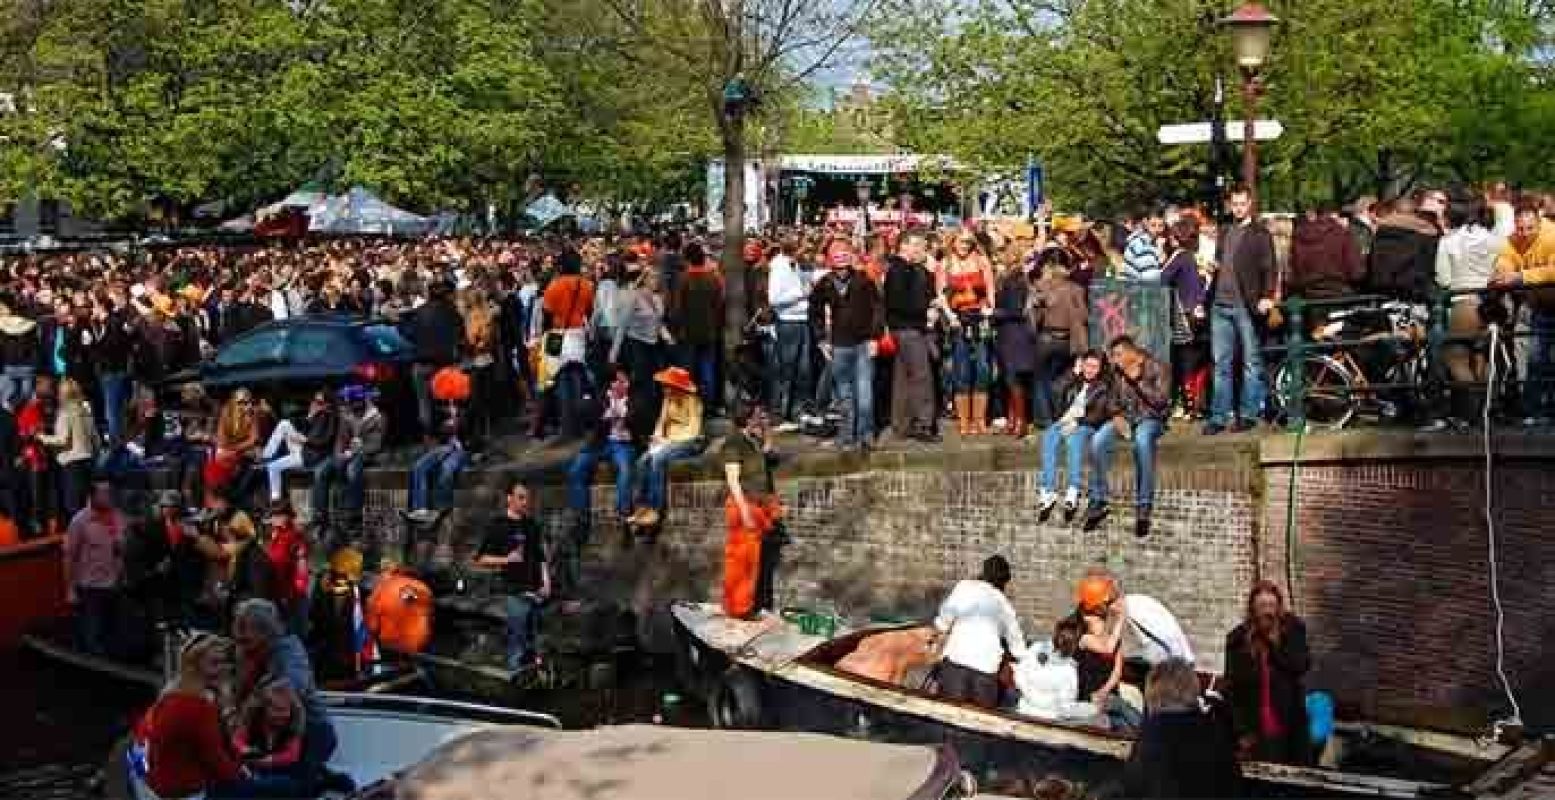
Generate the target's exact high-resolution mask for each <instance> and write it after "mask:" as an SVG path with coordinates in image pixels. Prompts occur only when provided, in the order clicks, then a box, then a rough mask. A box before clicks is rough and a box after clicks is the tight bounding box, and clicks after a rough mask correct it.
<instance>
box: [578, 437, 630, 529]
mask: <svg viewBox="0 0 1555 800" xmlns="http://www.w3.org/2000/svg"><path fill="white" fill-rule="evenodd" d="M633 455H634V454H633V453H632V443H631V442H619V441H615V440H613V439H607V440H605V441H604V442H602V443H600V444H597V445H584V446H583V449H582V450H579V451H578V454H577V455H576V456H573V459H572V464H571V465H569V466H568V467H567V504H568V505H569V506H571V507H572V509H573V510H574V511H581V512H584V513H588V511H589V509H590V508H591V507H592V505H593V504H592V503H591V502H590V501H589V485H590V484H592V483H593V482H594V472H595V470H596V469H597V468H598V467H599V461H600V458H601V457H603V458H608V459H610V463H611V465H612V466H613V467H614V468H615V473H616V513H617V514H620V515H621V516H623V517H624V516H626V515H628V514H630V513H632V461H633Z"/></svg>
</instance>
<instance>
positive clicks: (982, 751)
mask: <svg viewBox="0 0 1555 800" xmlns="http://www.w3.org/2000/svg"><path fill="white" fill-rule="evenodd" d="M671 613H672V615H673V617H674V620H675V628H676V633H677V636H678V638H679V640H680V647H681V652H679V653H678V654H677V656H678V659H679V661H680V664H681V667H680V669H681V674H682V679H683V680H685V681H688V682H689V684H690V687H689V688H692V689H693V690H694V691H698V692H699V693H701V694H702V695H703V696H704V697H705V698H706V700H707V703H708V711H709V716H710V717H711V718H712V720H713V722H714V724H715V725H720V726H728V727H775V728H783V729H799V730H815V731H825V732H832V733H838V734H843V735H850V736H857V737H865V738H870V739H873V740H879V741H894V742H910V743H921V742H950V743H953V744H954V745H955V746H956V748H957V750H958V751H959V752H960V754H961V760H962V762H963V763H965V764H969V765H977V766H978V767H979V771H980V773H981V774H982V777H983V778H984V780H985V782H991V783H993V784H994V785H1000V786H1002V785H1004V784H1006V783H1013V784H1015V785H1021V784H1024V785H1027V786H1030V785H1032V783H1034V782H1035V781H1037V780H1040V779H1041V778H1043V777H1045V776H1046V775H1048V774H1051V773H1055V772H1061V773H1062V774H1064V775H1066V776H1071V777H1076V778H1078V779H1079V780H1081V781H1082V782H1084V783H1085V784H1086V785H1087V786H1091V787H1095V788H1096V789H1098V790H1100V793H1102V794H1106V793H1107V791H1108V789H1109V787H1114V786H1115V784H1116V781H1117V776H1118V774H1119V772H1120V771H1119V770H1118V762H1119V761H1120V760H1123V759H1126V758H1127V757H1128V754H1129V751H1130V750H1131V748H1132V746H1133V740H1132V738H1131V737H1129V736H1126V735H1122V734H1118V733H1114V732H1112V731H1109V730H1106V729H1104V728H1099V727H1096V726H1094V725H1090V724H1085V723H1080V722H1066V721H1046V720H1041V719H1036V718H1033V717H1027V716H1023V715H1019V714H1015V713H1011V712H1008V711H1002V710H988V709H983V708H978V707H975V706H971V705H967V704H962V703H956V702H950V701H946V700H942V699H939V698H937V697H934V696H932V695H929V694H926V693H923V692H920V691H915V690H913V689H909V688H906V687H903V686H898V685H894V684H889V683H884V682H881V681H876V680H872V679H869V678H865V677H861V676H858V675H854V674H851V673H847V672H843V671H841V670H839V669H837V668H836V666H835V664H836V663H837V662H838V661H839V660H840V659H841V658H843V657H844V656H846V655H847V654H849V653H851V652H853V650H854V649H855V648H856V647H857V646H858V644H859V642H860V641H862V640H863V639H864V638H865V637H867V636H869V635H871V634H873V633H879V632H881V631H884V630H894V629H901V628H907V627H914V626H911V625H896V626H867V627H864V628H862V629H858V630H853V631H849V632H845V633H842V634H841V635H838V636H835V637H832V638H823V637H820V636H813V635H806V634H804V633H803V632H801V631H800V629H799V627H798V626H797V625H795V624H792V623H789V622H787V621H785V620H784V619H782V618H781V617H778V616H776V615H772V614H765V615H763V617H762V618H761V619H759V620H756V621H750V622H747V621H740V620H733V619H730V618H728V617H726V616H724V615H723V614H722V613H721V612H720V611H719V610H718V608H717V607H716V606H712V605H701V604H686V603H680V604H676V605H674V606H673V607H672V609H671ZM1201 677H1202V679H1203V680H1204V682H1205V684H1206V686H1207V685H1209V683H1210V682H1212V678H1213V676H1209V675H1204V676H1201ZM1507 752H1508V748H1506V747H1504V746H1502V745H1497V744H1489V745H1486V744H1481V743H1479V742H1477V741H1475V740H1471V739H1468V738H1466V737H1461V736H1456V735H1452V734H1446V733H1438V732H1432V731H1420V730H1414V729H1406V728H1399V727H1393V726H1385V725H1370V724H1365V723H1341V724H1339V725H1338V726H1337V729H1336V731H1335V737H1334V741H1333V742H1332V743H1331V745H1330V747H1329V748H1328V749H1327V751H1326V753H1325V758H1324V761H1323V764H1322V765H1321V766H1316V767H1296V766H1287V765H1282V764H1272V763H1264V762H1245V763H1244V764H1243V765H1242V772H1243V775H1244V777H1245V778H1246V779H1248V780H1249V781H1250V782H1252V783H1253V784H1255V785H1256V786H1258V788H1259V789H1260V790H1261V791H1266V792H1268V793H1271V794H1275V795H1281V794H1291V793H1295V794H1308V795H1310V794H1311V793H1318V794H1320V795H1322V796H1346V797H1390V798H1424V797H1444V796H1448V797H1450V796H1459V794H1460V793H1459V792H1458V791H1457V790H1456V789H1455V787H1457V786H1460V785H1463V784H1464V783H1466V782H1467V781H1469V780H1470V779H1472V778H1473V777H1475V776H1477V775H1479V774H1480V773H1482V772H1484V771H1485V770H1486V769H1488V768H1490V767H1491V766H1492V765H1493V764H1494V763H1495V762H1496V761H1497V760H1498V759H1500V758H1501V757H1502V756H1504V755H1505V754H1506V753H1507ZM1422 776H1424V777H1423V778H1422Z"/></svg>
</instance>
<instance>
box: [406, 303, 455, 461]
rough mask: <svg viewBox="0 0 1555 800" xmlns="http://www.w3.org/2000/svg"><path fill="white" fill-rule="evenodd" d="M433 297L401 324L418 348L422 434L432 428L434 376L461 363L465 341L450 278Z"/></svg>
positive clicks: (414, 371)
mask: <svg viewBox="0 0 1555 800" xmlns="http://www.w3.org/2000/svg"><path fill="white" fill-rule="evenodd" d="M430 294H431V296H430V297H429V298H428V299H427V301H426V303H424V304H423V305H422V306H421V307H420V308H418V309H416V310H415V311H414V312H412V313H411V314H410V315H409V316H407V317H406V318H405V321H404V322H403V323H401V325H400V330H401V332H402V333H404V334H405V337H406V338H408V339H410V341H411V343H412V344H414V345H415V348H416V362H415V364H414V365H413V366H412V367H411V378H412V380H413V381H414V382H415V389H416V417H417V419H418V420H419V421H420V422H421V430H422V433H424V434H426V435H428V436H430V435H431V434H432V431H433V430H435V429H434V428H433V427H432V376H433V375H434V374H435V373H436V372H437V371H438V370H440V369H442V368H443V367H446V366H449V365H450V364H456V363H458V362H459V350H460V348H461V347H462V346H463V344H464V340H465V338H464V317H462V316H460V314H459V309H457V308H455V307H454V303H453V299H452V295H453V287H452V286H450V285H449V284H448V282H447V281H441V280H439V281H435V282H434V283H433V284H432V287H431V292H430Z"/></svg>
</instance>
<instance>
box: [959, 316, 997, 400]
mask: <svg viewBox="0 0 1555 800" xmlns="http://www.w3.org/2000/svg"><path fill="white" fill-rule="evenodd" d="M984 330H986V328H984V326H983V325H982V323H980V322H974V323H971V324H963V326H962V328H961V330H959V331H956V332H954V333H952V334H950V373H951V384H952V386H954V388H955V393H956V394H970V393H972V392H986V391H988V387H989V386H990V385H991V384H992V383H993V353H992V352H991V348H990V347H989V346H988V341H987V340H986V339H984V338H983V331H984Z"/></svg>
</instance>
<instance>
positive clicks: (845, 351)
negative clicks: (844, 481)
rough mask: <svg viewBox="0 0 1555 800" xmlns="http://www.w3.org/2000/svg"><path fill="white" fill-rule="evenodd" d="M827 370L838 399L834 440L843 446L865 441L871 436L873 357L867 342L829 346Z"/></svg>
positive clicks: (873, 429) (873, 430) (873, 411)
mask: <svg viewBox="0 0 1555 800" xmlns="http://www.w3.org/2000/svg"><path fill="white" fill-rule="evenodd" d="M831 374H832V380H833V381H834V382H835V383H836V386H837V398H838V399H839V400H841V401H842V427H841V429H840V430H839V431H838V433H837V443H838V444H840V445H842V446H843V447H851V446H853V445H856V444H869V443H870V442H871V441H873V440H874V438H875V400H874V397H875V361H874V359H872V358H870V357H869V348H868V346H866V345H862V344H861V345H855V346H853V347H835V348H832V360H831Z"/></svg>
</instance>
